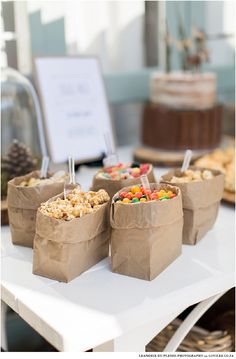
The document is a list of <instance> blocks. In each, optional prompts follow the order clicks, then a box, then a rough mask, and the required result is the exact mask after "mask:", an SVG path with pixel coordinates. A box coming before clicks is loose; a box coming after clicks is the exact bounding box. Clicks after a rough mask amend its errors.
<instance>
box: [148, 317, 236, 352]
mask: <svg viewBox="0 0 236 359" xmlns="http://www.w3.org/2000/svg"><path fill="white" fill-rule="evenodd" d="M181 323H182V321H181V320H179V319H175V320H174V321H173V322H172V323H171V324H169V325H168V326H167V327H166V328H164V329H163V330H162V331H161V332H160V333H159V334H158V335H157V336H156V337H155V338H153V339H152V341H151V342H150V343H148V345H147V346H146V351H147V352H162V351H163V350H164V348H165V347H166V345H167V344H168V342H169V340H170V339H171V337H172V336H173V335H174V333H175V332H176V330H177V329H178V328H179V326H180V324H181ZM177 351H178V352H231V351H233V341H232V338H231V335H230V334H228V332H227V331H226V330H217V331H212V332H209V331H208V330H205V329H202V328H200V327H198V326H194V327H193V328H192V329H191V331H190V332H189V334H188V335H187V336H186V337H185V338H184V340H183V341H182V343H181V344H180V346H179V347H178V349H177Z"/></svg>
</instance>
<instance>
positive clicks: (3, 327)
mask: <svg viewBox="0 0 236 359" xmlns="http://www.w3.org/2000/svg"><path fill="white" fill-rule="evenodd" d="M6 314H7V305H6V303H5V302H3V301H1V347H2V349H3V350H4V351H7V335H6Z"/></svg>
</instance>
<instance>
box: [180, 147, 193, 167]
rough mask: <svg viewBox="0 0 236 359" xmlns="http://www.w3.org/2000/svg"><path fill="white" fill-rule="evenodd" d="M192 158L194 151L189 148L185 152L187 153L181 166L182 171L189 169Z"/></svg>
mask: <svg viewBox="0 0 236 359" xmlns="http://www.w3.org/2000/svg"><path fill="white" fill-rule="evenodd" d="M191 158H192V151H191V150H187V151H186V152H185V155H184V160H183V164H182V167H181V172H185V171H186V170H187V169H188V167H189V164H190V162H191Z"/></svg>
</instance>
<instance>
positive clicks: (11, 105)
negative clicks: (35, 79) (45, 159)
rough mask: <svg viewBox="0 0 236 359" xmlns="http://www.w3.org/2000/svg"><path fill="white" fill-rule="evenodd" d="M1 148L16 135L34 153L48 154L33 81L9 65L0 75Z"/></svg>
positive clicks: (4, 150) (3, 151) (7, 145)
mask: <svg viewBox="0 0 236 359" xmlns="http://www.w3.org/2000/svg"><path fill="white" fill-rule="evenodd" d="M1 92H2V94H1V101H2V106H1V118H2V121H1V131H2V135H1V151H2V154H5V153H6V152H7V151H8V148H9V146H10V144H11V143H12V141H13V139H17V140H18V141H20V142H22V143H24V144H25V145H26V146H27V147H29V148H30V150H31V152H32V154H33V155H35V156H37V157H41V156H42V155H45V154H46V146H45V140H44V134H43V127H42V116H41V111H40V106H39V101H38V97H37V94H36V92H35V89H34V87H33V85H32V84H31V82H30V81H29V80H28V79H27V78H26V77H24V76H23V75H21V74H20V73H19V72H18V71H16V70H14V69H11V68H6V69H3V70H2V77H1Z"/></svg>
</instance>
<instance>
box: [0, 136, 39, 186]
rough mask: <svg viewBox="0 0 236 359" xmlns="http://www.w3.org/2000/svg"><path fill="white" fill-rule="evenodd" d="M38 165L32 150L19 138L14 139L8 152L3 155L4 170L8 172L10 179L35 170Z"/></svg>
mask: <svg viewBox="0 0 236 359" xmlns="http://www.w3.org/2000/svg"><path fill="white" fill-rule="evenodd" d="M36 165H37V160H36V159H34V158H33V156H32V154H31V152H30V150H29V149H28V148H27V147H26V146H25V145H24V144H23V143H20V142H19V141H18V140H13V142H12V144H11V146H10V148H9V151H8V153H7V154H6V155H5V156H3V157H2V170H4V172H6V173H7V175H8V178H9V180H10V179H12V178H14V177H18V176H22V175H24V174H26V173H29V172H31V171H33V170H34V169H35V168H36Z"/></svg>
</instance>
